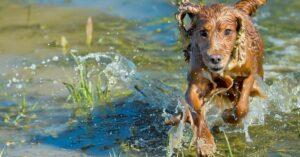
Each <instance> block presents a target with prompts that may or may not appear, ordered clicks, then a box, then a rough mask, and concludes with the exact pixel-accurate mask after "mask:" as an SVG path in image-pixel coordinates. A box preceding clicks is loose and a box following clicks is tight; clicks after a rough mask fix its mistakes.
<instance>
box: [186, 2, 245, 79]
mask: <svg viewBox="0 0 300 157" xmlns="http://www.w3.org/2000/svg"><path fill="white" fill-rule="evenodd" d="M237 20H238V19H237V17H236V16H235V14H234V12H231V10H230V9H226V8H224V7H223V6H211V7H209V8H206V9H205V10H203V11H202V13H200V14H197V15H195V16H194V17H193V25H192V29H191V30H190V33H191V44H192V46H195V47H196V50H197V51H199V52H195V53H200V54H201V57H202V60H203V62H204V64H205V65H206V67H207V68H208V70H210V71H211V72H216V73H219V72H222V71H223V70H224V68H225V67H226V66H227V64H228V62H229V60H230V57H231V55H232V53H233V51H234V47H235V43H236V40H237V36H238V35H237V34H238V31H239V26H238V21H237Z"/></svg>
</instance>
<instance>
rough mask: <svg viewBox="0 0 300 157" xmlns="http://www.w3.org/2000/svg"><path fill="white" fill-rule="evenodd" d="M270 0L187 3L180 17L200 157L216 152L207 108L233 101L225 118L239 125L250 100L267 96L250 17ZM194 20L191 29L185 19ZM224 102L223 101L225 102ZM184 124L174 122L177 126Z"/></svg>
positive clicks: (191, 115)
mask: <svg viewBox="0 0 300 157" xmlns="http://www.w3.org/2000/svg"><path fill="white" fill-rule="evenodd" d="M265 3H266V0H240V1H239V2H237V3H236V4H235V5H234V6H227V5H224V4H213V5H210V6H203V5H196V4H193V3H190V2H189V1H187V0H185V1H184V2H182V3H180V5H179V12H178V14H177V15H176V17H177V20H178V22H179V30H180V32H181V36H182V39H183V48H184V52H185V57H186V61H188V62H189V64H190V69H189V72H188V78H187V80H188V88H187V91H186V102H187V103H188V104H189V107H188V108H186V112H187V114H186V116H185V117H181V118H185V120H186V121H187V122H189V123H191V126H192V128H193V131H194V133H195V134H196V136H197V142H196V148H197V154H198V156H210V155H212V154H213V153H214V152H215V143H214V138H213V136H212V134H211V132H210V130H209V128H208V126H207V124H206V120H205V103H207V102H208V101H210V100H211V99H212V98H215V100H216V99H217V100H218V101H217V102H218V103H224V102H230V104H231V105H232V107H231V108H229V109H225V110H224V112H223V114H222V118H223V120H224V121H225V122H227V123H231V124H236V123H238V122H239V121H240V120H241V119H242V118H244V117H245V116H246V115H247V113H248V108H249V107H248V104H249V97H250V96H261V97H264V95H263V93H262V91H261V90H260V88H259V87H258V83H257V78H262V77H263V73H264V72H263V67H262V62H263V42H262V39H261V37H260V35H259V33H258V31H257V30H256V29H255V27H254V25H253V23H252V21H251V16H252V15H253V14H254V13H255V11H256V9H257V8H258V7H259V6H261V5H263V4H265ZM186 15H188V16H189V17H190V19H191V22H190V26H189V27H188V28H187V26H185V24H184V22H183V20H184V17H185V16H186ZM220 100H221V101H220ZM179 120H180V119H179V118H178V117H177V119H176V118H174V119H172V122H174V123H176V121H177V122H178V121H179Z"/></svg>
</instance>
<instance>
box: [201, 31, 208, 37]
mask: <svg viewBox="0 0 300 157" xmlns="http://www.w3.org/2000/svg"><path fill="white" fill-rule="evenodd" d="M200 35H201V36H202V37H207V36H208V33H207V30H200Z"/></svg>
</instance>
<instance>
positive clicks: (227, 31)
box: [224, 29, 232, 35]
mask: <svg viewBox="0 0 300 157" xmlns="http://www.w3.org/2000/svg"><path fill="white" fill-rule="evenodd" d="M231 32H232V30H231V29H226V30H225V32H224V34H225V35H230V34H231Z"/></svg>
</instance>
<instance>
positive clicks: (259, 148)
mask: <svg viewBox="0 0 300 157" xmlns="http://www.w3.org/2000/svg"><path fill="white" fill-rule="evenodd" d="M32 2H33V1H31V2H30V3H31V4H32V5H31V10H30V11H29V12H30V14H28V8H29V7H28V6H29V3H27V2H25V3H23V2H22V3H19V2H9V1H3V2H0V6H1V7H0V12H1V13H0V15H1V16H0V22H1V26H0V30H1V31H0V52H1V53H0V56H1V57H0V70H1V72H2V74H1V77H0V82H1V88H0V89H1V94H0V113H1V116H0V144H1V146H3V152H4V156H22V155H26V156H41V155H42V156H80V155H83V154H85V155H88V156H109V155H110V154H113V153H116V154H118V153H121V154H122V155H123V156H126V154H127V155H129V154H130V155H136V156H146V154H147V155H148V156H166V155H167V154H170V152H172V151H175V150H176V149H184V148H187V147H188V141H189V139H190V138H191V135H190V132H189V129H188V126H184V125H180V126H179V127H178V128H171V127H170V126H165V125H164V120H165V119H166V118H169V117H170V116H171V115H174V114H176V113H178V112H180V111H181V106H182V105H181V100H182V96H183V93H184V90H185V88H186V81H185V75H186V71H187V70H186V69H187V65H186V64H185V63H184V61H183V55H182V53H181V52H180V44H178V43H177V29H176V24H175V21H174V19H173V14H174V12H175V11H176V9H175V7H173V6H172V3H171V2H170V1H158V0H155V1H151V0H142V1H138V2H136V1H134V2H133V1H129V0H121V1H116V0H113V1H106V2H101V1H92V0H89V1H77V0H74V1H72V0H71V1H63V0H61V1H60V0H57V1H55V0H53V1H35V2H34V3H32ZM282 6H285V7H282ZM299 8H300V2H299V1H297V0H289V1H280V0H273V1H270V2H269V4H268V5H267V6H266V7H264V8H263V9H262V10H261V11H260V12H259V13H258V16H257V17H256V18H255V21H256V23H257V26H258V28H259V29H260V32H261V33H262V35H263V38H264V40H265V45H266V46H265V47H266V54H265V71H266V72H265V78H264V81H262V82H261V84H262V85H263V87H264V91H265V92H266V94H267V96H268V98H267V99H266V100H261V99H257V98H254V99H253V100H252V102H251V105H250V112H249V114H248V116H247V117H246V118H245V119H244V121H243V123H242V124H241V125H239V126H236V127H234V126H229V125H226V124H223V123H222V121H221V120H220V117H219V116H220V115H219V114H218V113H220V112H221V111H219V110H216V109H215V108H214V107H213V106H212V107H211V109H210V110H209V114H208V117H207V118H208V122H209V124H210V125H211V126H213V125H214V124H218V125H220V126H221V127H220V128H221V129H222V130H224V131H225V132H226V133H227V136H228V137H229V141H230V144H231V147H232V150H233V153H234V154H236V156H299V155H300V152H299V148H300V142H299V141H300V139H299V138H300V130H299V125H300V124H299V120H300V116H299V108H300V98H299V96H300V86H299V82H300V80H299V77H300V64H299V63H300V55H299V49H300V34H299V32H300V30H299V25H300V19H299V17H300V16H299V11H298V10H299ZM88 16H93V19H94V43H93V45H92V46H91V47H88V46H86V45H85V23H86V19H87V17H88ZM61 36H65V37H66V38H67V40H68V42H69V47H70V49H71V51H72V52H73V53H74V54H75V55H76V56H78V57H79V60H80V61H85V62H87V63H88V64H89V68H88V74H89V77H90V78H91V79H93V77H94V76H98V75H101V78H102V79H103V82H107V86H109V88H110V90H111V91H112V92H111V94H112V102H111V103H107V104H105V103H99V104H96V107H95V108H94V110H93V111H92V114H91V115H88V116H82V115H75V114H74V110H76V108H77V107H76V105H74V104H72V101H70V100H68V99H67V98H68V96H69V93H68V91H67V89H66V88H65V86H64V85H63V82H73V81H76V78H78V77H77V71H78V69H80V68H81V67H80V66H77V65H76V64H75V62H74V60H73V58H72V57H71V56H69V55H63V53H62V49H61V46H60V39H61ZM22 96H25V97H26V100H27V112H26V113H27V114H26V115H25V117H21V120H19V121H16V118H17V116H16V113H17V112H18V108H19V105H18V104H21V102H22ZM7 116H10V119H8V118H7ZM170 136H173V137H172V138H170ZM215 139H216V143H217V146H218V153H217V154H216V155H217V156H226V155H227V153H228V152H227V146H226V142H225V139H224V136H223V134H217V135H215ZM1 150H2V149H1ZM185 153H186V156H188V155H191V154H193V153H194V152H193V151H185ZM190 153H191V154H190Z"/></svg>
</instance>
